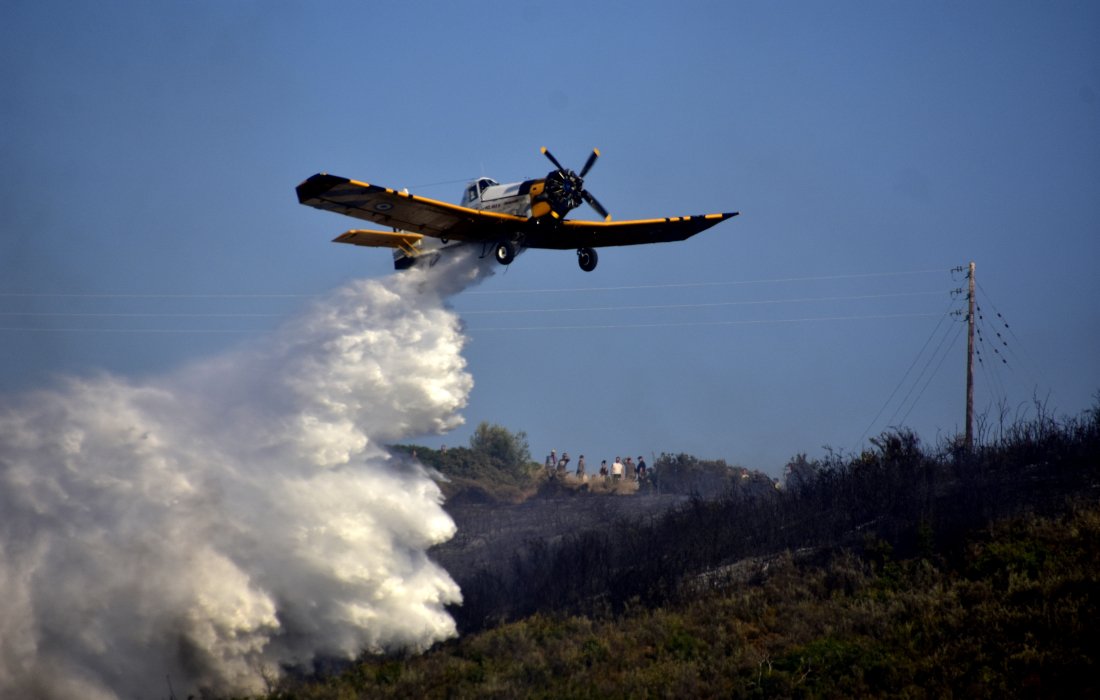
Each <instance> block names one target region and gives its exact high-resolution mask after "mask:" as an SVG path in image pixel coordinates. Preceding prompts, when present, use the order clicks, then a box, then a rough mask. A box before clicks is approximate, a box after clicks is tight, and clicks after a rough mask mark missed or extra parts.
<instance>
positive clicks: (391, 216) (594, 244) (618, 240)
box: [297, 148, 739, 272]
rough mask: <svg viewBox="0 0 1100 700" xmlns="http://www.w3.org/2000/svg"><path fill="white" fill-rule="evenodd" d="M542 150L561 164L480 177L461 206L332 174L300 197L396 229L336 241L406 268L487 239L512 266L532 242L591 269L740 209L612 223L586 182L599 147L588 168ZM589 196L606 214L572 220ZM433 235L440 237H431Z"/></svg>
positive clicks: (311, 183) (309, 184) (313, 181)
mask: <svg viewBox="0 0 1100 700" xmlns="http://www.w3.org/2000/svg"><path fill="white" fill-rule="evenodd" d="M542 153H543V154H544V155H545V156H546V157H547V158H549V159H550V162H551V163H553V164H554V167H555V168H556V170H552V171H551V172H550V173H548V174H547V175H546V177H544V178H541V179H537V180H525V181H523V182H516V183H512V184H508V185H501V184H499V183H497V182H496V181H495V180H491V179H489V178H487V177H483V178H479V179H477V180H475V181H473V182H471V183H470V184H469V185H468V186H467V187H466V192H465V194H464V195H463V197H462V204H459V205H456V204H448V203H446V202H440V201H436V200H434V199H427V198H425V197H418V196H416V195H413V194H409V193H408V192H407V191H404V192H399V191H397V190H391V189H388V188H385V187H379V186H378V185H369V184H367V183H365V182H357V181H355V180H349V179H347V178H344V177H337V176H335V175H328V174H324V173H320V174H317V175H314V176H313V177H310V178H309V179H307V180H306V181H305V182H303V183H302V184H300V185H298V188H297V191H298V201H299V202H300V203H302V204H306V205H309V206H311V207H316V208H318V209H327V210H328V211H334V212H337V213H339V214H346V215H347V216H353V217H355V218H357V219H363V220H365V221H370V222H373V223H375V224H379V225H381V226H385V227H387V228H389V229H391V230H389V231H371V230H365V229H352V230H350V231H347V232H345V233H343V234H341V235H340V236H338V237H337V238H336V239H334V240H335V242H337V243H351V244H354V245H362V246H372V247H383V248H393V249H394V267H395V268H396V269H398V270H402V269H405V268H408V267H410V266H411V265H413V264H414V263H415V262H416V261H417V260H418V259H420V258H425V257H427V258H428V259H429V260H432V261H434V260H435V259H438V254H439V251H441V250H443V249H445V248H447V247H449V246H450V245H456V244H460V243H480V244H481V245H482V256H484V255H486V254H488V252H489V250H490V249H491V250H492V252H493V256H494V257H495V258H496V260H497V262H499V263H500V264H502V265H508V264H510V263H511V262H512V260H514V259H515V257H516V254H517V253H518V252H519V251H521V250H522V249H524V248H549V249H555V250H568V249H570V248H574V249H576V251H577V261H578V262H579V263H580V266H581V269H582V270H584V271H586V272H591V271H592V270H594V269H596V261H597V256H596V249H597V248H604V247H608V246H620V245H639V244H642V243H662V242H667V241H682V240H684V239H686V238H689V237H691V236H694V235H695V234H697V233H699V232H700V231H704V230H706V229H708V228H710V227H711V226H714V225H715V224H717V223H721V222H722V221H725V220H726V219H729V218H731V217H734V216H737V214H738V213H739V212H729V213H725V214H707V215H704V216H678V217H671V218H666V219H642V220H636V221H612V220H611V216H610V215H609V214H608V213H607V210H606V209H604V208H603V206H602V205H601V204H600V203H599V202H598V201H596V198H595V197H593V196H592V195H591V194H589V193H588V190H586V189H585V188H584V176H585V175H587V174H588V171H589V170H591V169H592V165H593V164H594V163H595V162H596V159H597V158H598V157H599V155H600V152H599V151H598V150H595V149H593V151H592V154H591V155H590V156H589V157H588V160H587V161H586V162H585V164H584V167H583V168H581V171H580V173H575V172H573V171H572V170H568V169H566V168H565V167H563V166H562V165H561V163H559V162H558V161H557V159H556V158H554V156H553V155H552V154H551V153H550V151H548V150H546V149H545V148H543V149H542ZM581 202H587V203H588V205H589V206H591V207H592V208H593V209H595V210H596V211H597V212H598V213H599V214H600V216H602V217H603V220H602V221H579V220H573V219H566V218H565V215H566V214H568V213H569V212H570V211H572V210H573V209H576V208H577V207H579V206H580V205H581ZM425 237H428V238H431V239H438V242H437V243H436V242H430V243H426V242H425V240H424V239H425Z"/></svg>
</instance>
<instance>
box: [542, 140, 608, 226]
mask: <svg viewBox="0 0 1100 700" xmlns="http://www.w3.org/2000/svg"><path fill="white" fill-rule="evenodd" d="M541 150H542V154H543V155H544V156H546V157H547V158H549V159H550V162H551V163H553V164H554V167H555V168H557V170H555V171H553V172H551V173H549V174H548V175H547V176H546V196H547V198H548V199H549V200H550V205H551V207H552V210H553V213H554V215H555V216H557V217H562V216H565V215H566V214H568V213H569V212H570V211H571V210H573V209H576V208H577V207H579V206H580V205H581V202H587V203H588V206H590V207H592V208H593V209H595V210H596V211H597V212H598V213H599V215H600V216H602V217H603V218H604V219H607V220H610V219H611V215H610V214H608V213H607V210H606V209H604V208H603V205H602V204H600V203H599V202H598V201H597V200H596V198H595V197H593V196H592V195H591V194H589V192H588V190H586V189H585V188H584V176H585V175H587V174H588V171H589V170H591V169H592V166H593V165H595V163H596V159H597V158H599V157H600V151H599V150H598V149H595V148H593V149H592V153H591V155H589V156H588V160H586V161H585V162H584V167H583V168H581V172H580V174H577V173H575V172H573V171H572V170H569V169H568V168H566V167H565V166H563V165H562V164H561V163H559V162H558V159H557V158H555V157H554V154H552V153H551V152H550V150H549V149H547V148H546V147H545V146H543V147H542V149H541Z"/></svg>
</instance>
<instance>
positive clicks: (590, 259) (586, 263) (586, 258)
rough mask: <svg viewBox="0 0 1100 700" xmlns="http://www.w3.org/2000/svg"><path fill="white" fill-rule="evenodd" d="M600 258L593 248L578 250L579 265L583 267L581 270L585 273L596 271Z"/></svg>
mask: <svg viewBox="0 0 1100 700" xmlns="http://www.w3.org/2000/svg"><path fill="white" fill-rule="evenodd" d="M599 260H600V258H599V256H598V255H596V251H594V250H592V249H591V248H579V249H578V250H577V263H578V264H579V265H580V266H581V269H582V270H584V271H585V272H592V271H593V270H595V269H596V263H597V262H599Z"/></svg>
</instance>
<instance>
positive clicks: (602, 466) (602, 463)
mask: <svg viewBox="0 0 1100 700" xmlns="http://www.w3.org/2000/svg"><path fill="white" fill-rule="evenodd" d="M600 476H602V477H603V480H604V481H607V480H608V479H609V478H610V477H609V476H608V474H607V460H606V459H604V460H601V461H600Z"/></svg>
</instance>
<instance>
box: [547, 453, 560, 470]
mask: <svg viewBox="0 0 1100 700" xmlns="http://www.w3.org/2000/svg"><path fill="white" fill-rule="evenodd" d="M557 466H558V453H557V452H555V451H554V450H550V454H548V455H546V473H547V474H548V475H550V476H553V475H554V470H555V469H556V468H557Z"/></svg>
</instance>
